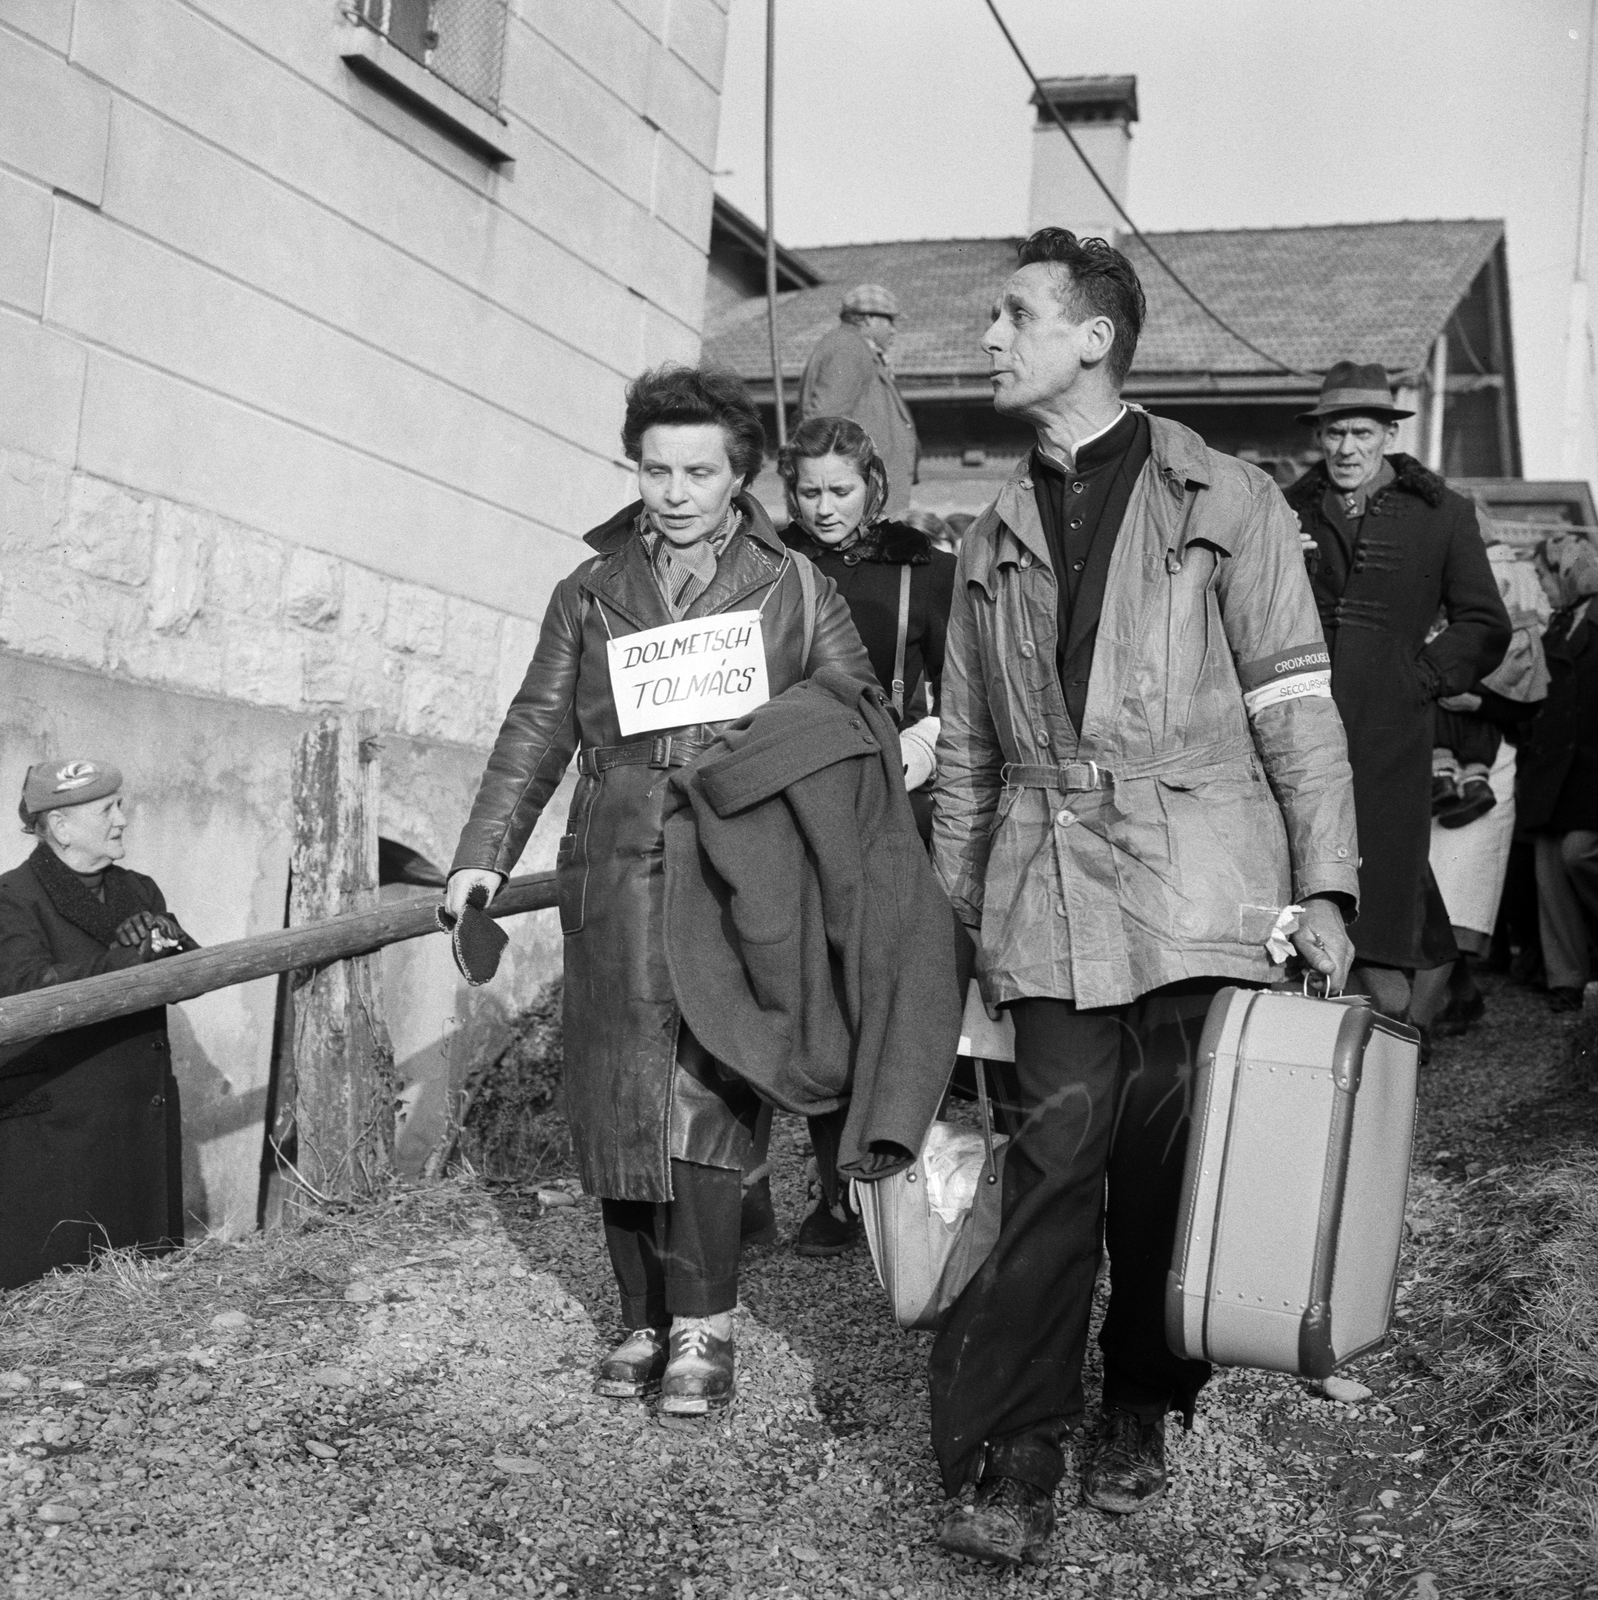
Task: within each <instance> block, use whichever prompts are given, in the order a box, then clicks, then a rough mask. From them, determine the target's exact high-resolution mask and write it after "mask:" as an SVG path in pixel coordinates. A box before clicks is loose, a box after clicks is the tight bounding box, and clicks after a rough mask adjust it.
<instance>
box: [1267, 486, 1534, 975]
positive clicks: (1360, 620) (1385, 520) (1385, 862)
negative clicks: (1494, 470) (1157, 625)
mask: <svg viewBox="0 0 1598 1600" xmlns="http://www.w3.org/2000/svg"><path fill="white" fill-rule="evenodd" d="M1387 459H1388V461H1389V462H1390V463H1391V464H1392V467H1393V471H1394V474H1395V476H1394V481H1393V482H1392V483H1390V484H1389V485H1388V486H1387V487H1386V488H1385V489H1380V490H1378V491H1377V492H1376V493H1375V494H1374V495H1372V496H1371V499H1370V502H1369V504H1368V506H1367V507H1366V511H1365V515H1364V516H1363V517H1362V518H1361V519H1360V521H1359V522H1358V524H1357V525H1355V527H1354V529H1353V530H1352V536H1350V530H1348V529H1347V528H1346V527H1345V526H1340V525H1338V523H1337V522H1335V521H1334V519H1333V518H1332V517H1331V516H1329V515H1328V514H1327V511H1326V508H1325V505H1324V497H1325V495H1326V491H1327V488H1328V486H1329V484H1330V481H1331V480H1330V478H1329V476H1328V474H1327V471H1326V468H1325V466H1324V465H1322V464H1320V463H1317V464H1316V465H1315V466H1313V467H1311V468H1310V470H1309V471H1308V472H1306V473H1305V474H1304V476H1303V477H1302V478H1300V479H1299V480H1298V482H1297V483H1295V484H1294V485H1293V486H1292V487H1291V488H1290V489H1289V490H1288V491H1287V503H1288V504H1289V505H1290V506H1291V507H1292V508H1293V510H1294V511H1296V512H1297V513H1298V518H1299V523H1300V525H1301V526H1302V528H1303V530H1304V532H1305V533H1307V534H1309V535H1310V537H1311V538H1313V539H1314V540H1315V543H1316V545H1317V546H1318V547H1319V551H1320V560H1319V562H1318V563H1317V565H1316V569H1315V572H1314V574H1313V575H1312V577H1311V584H1312V586H1313V588H1314V590H1315V603H1316V606H1317V607H1318V608H1319V611H1320V617H1321V626H1322V628H1323V629H1324V630H1325V633H1326V644H1327V648H1328V649H1329V650H1330V652H1331V657H1332V698H1333V699H1334V700H1335V701H1336V702H1337V709H1338V710H1339V711H1340V712H1341V713H1342V717H1343V727H1344V729H1345V730H1346V731H1347V734H1348V759H1349V764H1350V765H1351V766H1352V767H1353V769H1354V810H1355V814H1356V816H1357V817H1358V819H1359V842H1360V853H1361V861H1360V873H1359V908H1360V909H1359V921H1358V922H1357V923H1355V924H1354V926H1353V927H1352V928H1351V929H1350V933H1351V934H1352V936H1353V940H1354V948H1355V951H1356V953H1357V955H1358V957H1359V959H1361V960H1362V961H1370V962H1375V963H1377V964H1379V965H1382V966H1391V967H1423V966H1433V965H1435V964H1436V962H1437V958H1438V956H1439V955H1446V954H1447V952H1446V951H1437V952H1432V951H1430V950H1429V949H1428V947H1427V946H1426V945H1425V943H1424V942H1423V938H1422V935H1423V933H1424V931H1425V928H1426V899H1427V885H1428V881H1429V878H1428V872H1427V852H1428V850H1429V849H1430V846H1431V829H1432V821H1431V760H1432V722H1433V716H1432V708H1433V702H1434V701H1436V700H1437V699H1439V698H1440V697H1442V696H1444V695H1451V694H1463V693H1464V692H1465V691H1466V690H1468V689H1469V688H1470V687H1471V686H1472V685H1473V684H1474V683H1475V682H1476V680H1477V679H1478V678H1481V677H1484V676H1485V675H1486V674H1487V673H1489V672H1491V671H1492V670H1493V668H1494V667H1496V666H1497V665H1498V663H1499V662H1500V661H1502V660H1503V658H1504V652H1505V650H1507V649H1508V648H1509V639H1510V633H1511V629H1510V624H1509V613H1508V612H1507V611H1505V609H1504V602H1503V601H1502V600H1501V599H1500V598H1499V594H1498V585H1497V583H1496V582H1495V581H1494V579H1493V573H1492V567H1491V564H1490V563H1489V562H1488V560H1487V550H1486V546H1485V545H1483V543H1482V537H1481V532H1480V530H1479V529H1478V527H1477V525H1476V512H1475V509H1474V508H1473V507H1472V505H1471V503H1470V502H1469V501H1468V500H1467V499H1465V497H1464V496H1463V495H1460V494H1456V493H1455V492H1454V491H1453V490H1452V489H1450V488H1449V487H1448V485H1447V484H1445V483H1444V482H1443V480H1442V479H1441V478H1439V477H1438V476H1437V474H1436V473H1435V472H1429V471H1427V469H1426V468H1425V467H1423V466H1422V465H1421V464H1420V462H1418V461H1416V460H1415V458H1414V457H1413V456H1406V455H1394V456H1389V457H1388V458H1387ZM1439 611H1441V612H1442V613H1443V614H1444V615H1445V616H1446V617H1447V619H1448V626H1447V627H1446V628H1445V629H1444V630H1443V631H1442V632H1441V633H1440V634H1438V635H1437V637H1436V638H1434V639H1433V640H1432V641H1431V643H1430V644H1428V643H1427V642H1426V635H1427V633H1428V632H1429V631H1430V629H1431V627H1432V625H1433V623H1434V622H1435V621H1436V620H1437V615H1438V613H1439ZM1435 892H1436V891H1435V888H1433V890H1432V893H1433V894H1435ZM1444 938H1445V940H1446V931H1445V934H1444ZM1447 942H1448V943H1450V944H1451V941H1447Z"/></svg>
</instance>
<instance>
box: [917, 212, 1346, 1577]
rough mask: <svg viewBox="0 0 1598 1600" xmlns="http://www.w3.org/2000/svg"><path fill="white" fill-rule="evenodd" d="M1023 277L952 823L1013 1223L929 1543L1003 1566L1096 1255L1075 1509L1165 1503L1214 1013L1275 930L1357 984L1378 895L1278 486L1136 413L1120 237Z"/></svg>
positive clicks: (985, 1312)
mask: <svg viewBox="0 0 1598 1600" xmlns="http://www.w3.org/2000/svg"><path fill="white" fill-rule="evenodd" d="M1020 262H1021V265H1020V269H1019V271H1017V272H1016V273H1015V274H1014V275H1013V276H1012V277H1011V278H1010V280H1009V281H1008V283H1006V284H1005V286H1004V288H1003V290H1002V292H1001V294H1000V297H999V300H998V303H997V305H996V308H995V317H994V322H993V325H992V327H991V328H990V329H989V330H988V332H987V334H986V336H985V337H984V339H983V348H984V349H985V350H986V351H987V353H988V356H989V359H990V361H991V363H992V381H993V386H994V405H995V407H996V408H997V409H998V410H999V411H1000V412H1002V413H1003V414H1005V415H1007V416H1015V417H1020V418H1023V419H1025V420H1026V421H1027V422H1029V423H1030V424H1032V425H1033V426H1034V427H1035V428H1036V430H1037V438H1038V444H1037V448H1036V449H1035V450H1034V451H1033V452H1032V453H1031V454H1030V455H1029V456H1027V457H1026V458H1025V459H1023V460H1022V461H1021V462H1020V463H1019V464H1018V466H1017V468H1016V470H1015V473H1014V474H1013V475H1012V477H1011V479H1010V481H1009V482H1008V483H1007V484H1006V485H1005V486H1004V488H1003V489H1002V490H1001V491H1000V493H999V496H998V498H997V500H996V501H995V502H994V504H993V505H992V506H991V507H989V509H988V510H987V511H986V512H984V513H983V515H982V516H981V517H980V518H979V519H978V520H977V522H976V523H975V524H973V526H972V527H971V528H970V530H969V531H968V532H967V534H966V537H965V541H964V544H963V546H962V549H961V553H960V568H959V575H958V580H957V582H956V584H955V595H954V607H953V610H952V612H951V614H950V618H949V630H948V644H947V657H946V663H945V677H944V700H943V709H944V722H943V729H942V734H941V737H940V738H939V740H938V768H939V786H938V792H937V796H936V802H935V804H936V812H935V820H934V829H933V856H934V862H935V864H936V866H937V869H938V872H939V874H940V876H941V878H942V880H943V883H944V886H945V888H946V889H947V890H948V892H949V895H950V898H951V900H952V901H953V903H954V906H955V909H956V911H957V912H958V914H959V915H960V916H961V918H962V919H963V920H964V921H965V922H966V924H967V925H968V926H969V927H970V928H971V930H972V932H973V934H974V936H975V937H976V938H977V939H978V941H979V944H980V947H981V965H980V975H981V979H982V985H983V994H984V998H985V999H986V1001H987V1002H988V1004H989V1006H990V1007H999V1006H1003V1007H1008V1008H1009V1011H1010V1015H1011V1017H1012V1018H1013V1020H1014V1023H1015V1036H1016V1060H1015V1064H1014V1067H1013V1069H1009V1070H1007V1071H1004V1070H1001V1072H1000V1073H999V1074H998V1076H999V1079H1000V1085H1001V1094H1000V1099H1001V1102H1002V1107H1003V1110H1004V1113H1005V1115H1006V1118H1007V1122H1008V1131H1009V1132H1010V1134H1011V1142H1010V1145H1009V1148H1008V1152H1007V1158H1006V1164H1005V1173H1004V1207H1003V1218H1004V1220H1003V1227H1002V1230H1001V1233H1000V1237H999V1242H998V1244H997V1246H996V1247H995V1248H994V1251H993V1253H992V1255H991V1256H990V1257H989V1259H988V1260H987V1262H986V1264H985V1265H984V1266H983V1268H982V1270H981V1271H980V1272H979V1273H978V1274H977V1275H976V1277H975V1278H973V1279H972V1281H971V1283H970V1285H969V1286H968V1287H967V1289H966V1291H965V1292H964V1294H963V1295H962V1296H961V1297H960V1299H959V1300H958V1301H957V1302H956V1303H955V1305H954V1306H953V1308H952V1309H951V1311H950V1313H949V1316H948V1319H947V1321H946V1322H945V1324H944V1326H943V1328H942V1330H941V1331H940V1333H939V1335H938V1339H937V1342H936V1344H935V1345H934V1347H933V1352H932V1362H931V1374H930V1377H931V1392H932V1433H933V1442H934V1446H935V1448H936V1450H937V1454H938V1459H939V1463H940V1466H941V1468H942V1473H943V1481H944V1487H945V1489H946V1490H947V1492H948V1493H949V1495H950V1496H959V1497H961V1498H960V1500H959V1502H958V1503H957V1504H956V1505H954V1506H953V1507H952V1508H951V1509H950V1510H949V1512H948V1514H947V1516H946V1517H945V1520H944V1523H943V1527H942V1531H941V1533H940V1536H939V1537H940V1543H941V1544H942V1545H943V1546H944V1547H945V1548H946V1549H949V1550H952V1551H956V1552H959V1553H961V1554H965V1555H970V1556H975V1557H978V1558H979V1559H983V1560H988V1561H996V1562H1014V1561H1023V1560H1032V1559H1036V1558H1037V1557H1038V1555H1039V1554H1040V1552H1041V1550H1042V1547H1043V1545H1044V1543H1045V1542H1046V1541H1047V1539H1048V1537H1049V1534H1050V1532H1051V1531H1052V1529H1053V1525H1054V1504H1053V1500H1054V1489H1055V1486H1056V1484H1057V1483H1058V1481H1059V1479H1060V1478H1061V1476H1062V1475H1063V1472H1064V1456H1063V1444H1064V1441H1065V1439H1066V1437H1067V1436H1068V1435H1069V1434H1070V1433H1071V1432H1072V1431H1073V1430H1074V1429H1075V1428H1076V1427H1077V1426H1078V1424H1079V1423H1081V1422H1082V1420H1083V1418H1084V1411H1085V1397H1084V1393H1083V1384H1082V1364H1083V1357H1084V1354H1085V1350H1086V1345H1087V1332H1088V1318H1089V1312H1090V1310H1091V1307H1092V1297H1093V1283H1094V1278H1095V1276H1096V1274H1097V1270H1098V1265H1099V1256H1100V1250H1101V1240H1102V1242H1103V1244H1107V1246H1108V1249H1109V1255H1110V1305H1109V1311H1108V1314H1107V1316H1106V1318H1105V1322H1104V1327H1103V1331H1102V1332H1101V1334H1100V1338H1099V1343H1100V1347H1101V1349H1102V1351H1103V1354H1104V1388H1103V1403H1102V1409H1101V1411H1100V1414H1099V1416H1098V1418H1097V1420H1096V1423H1095V1425H1094V1427H1093V1429H1092V1431H1091V1434H1090V1437H1089V1438H1088V1440H1087V1441H1086V1447H1085V1449H1084V1452H1083V1461H1082V1464H1083V1490H1084V1494H1085V1496H1086V1498H1087V1500H1088V1502H1089V1504H1091V1505H1094V1506H1097V1507H1100V1508H1101V1509H1104V1510H1107V1511H1114V1512H1128V1511H1135V1510H1137V1509H1138V1508H1139V1507H1140V1506H1143V1505H1145V1504H1147V1503H1148V1502H1149V1501H1150V1500H1152V1499H1154V1498H1155V1497H1156V1496H1157V1495H1158V1494H1160V1493H1161V1492H1162V1490H1163V1489H1164V1487H1165V1454H1164V1426H1165V1424H1164V1419H1165V1416H1166V1413H1167V1412H1169V1411H1173V1410H1174V1411H1178V1412H1181V1413H1183V1415H1184V1416H1186V1417H1188V1418H1189V1419H1190V1418H1191V1416H1192V1413H1193V1408H1194V1404H1195V1402H1196V1400H1197V1396H1198V1393H1199V1390H1200V1389H1201V1388H1202V1386H1203V1384H1204V1382H1205V1381H1206V1379H1207V1378H1208V1376H1209V1368H1208V1366H1206V1365H1205V1364H1204V1363H1202V1362H1196V1361H1186V1360H1181V1359H1178V1358H1177V1357H1176V1356H1174V1355H1172V1354H1171V1352H1170V1350H1169V1349H1168V1348H1167V1345H1166V1342H1165V1332H1164V1297H1165V1279H1166V1271H1167V1268H1168V1267H1169V1265H1170V1260H1171V1249H1172V1242H1173V1238H1174V1234H1175V1230H1176V1220H1177V1218H1176V1212H1177V1202H1178V1197H1179V1194H1180V1190H1181V1183H1182V1167H1183V1157H1184V1154H1185V1147H1186V1138H1187V1122H1188V1111H1189V1103H1190V1094H1191V1082H1192V1071H1193V1067H1194V1061H1193V1053H1194V1050H1195V1047H1196V1045H1197V1042H1198V1037H1199V1033H1200V1030H1201V1028H1202V1026H1203V1022H1204V1016H1205V1013H1206V1011H1207V1009H1208V1006H1209V1001H1210V998H1211V996H1212V995H1213V994H1214V992H1215V991H1216V990H1217V989H1218V988H1219V987H1221V985H1222V984H1224V983H1239V982H1242V983H1245V984H1247V983H1269V982H1271V981H1272V980H1273V978H1277V977H1280V975H1281V971H1282V969H1281V967H1280V966H1279V965H1276V964H1275V963H1274V962H1273V958H1272V954H1271V947H1273V946H1274V947H1275V948H1276V949H1277V950H1278V951H1281V952H1283V953H1285V951H1286V948H1287V944H1288V942H1289V941H1290V943H1291V945H1292V946H1293V947H1294V948H1296V950H1297V952H1298V954H1299V955H1300V956H1301V957H1302V959H1303V960H1304V962H1305V963H1306V964H1307V965H1308V966H1309V967H1311V968H1313V969H1314V970H1316V971H1318V972H1321V973H1324V974H1326V976H1327V977H1328V978H1329V979H1330V980H1331V981H1332V983H1333V984H1341V983H1342V981H1343V980H1344V978H1345V977H1346V976H1347V971H1348V965H1349V961H1350V959H1351V955H1352V950H1351V946H1350V944H1349V941H1348V938H1347V935H1346V934H1345V932H1344V926H1343V925H1344V921H1345V918H1347V917H1351V916H1352V914H1353V912H1354V910H1355V908H1356V906H1357V902H1358V893H1359V885H1358V873H1357V867H1358V860H1359V852H1358V846H1357V844H1356V840H1355V833H1354V799H1353V788H1352V780H1351V777H1350V773H1349V766H1348V759H1347V753H1346V745H1345V741H1344V737H1343V728H1342V724H1341V722H1340V721H1339V719H1338V714H1337V709H1336V707H1335V705H1334V704H1333V702H1332V699H1331V693H1330V670H1329V669H1330V663H1329V660H1328V657H1327V653H1326V645H1325V641H1324V639H1323V637H1322V634H1321V627H1320V622H1319V619H1318V617H1317V615H1316V610H1315V602H1314V598H1313V596H1312V594H1311V592H1310V586H1309V581H1308V579H1307V577H1306V576H1305V572H1304V564H1303V558H1302V556H1301V554H1300V544H1299V536H1298V528H1297V525H1296V523H1295V521H1294V518H1293V516H1292V514H1291V513H1290V512H1289V511H1288V509H1287V506H1286V504H1285V503H1284V501H1283V499H1282V496H1281V494H1280V492H1279V491H1278V490H1277V488H1276V487H1275V485H1274V484H1273V483H1272V482H1271V480H1270V479H1269V478H1268V477H1266V476H1265V474H1263V473H1262V472H1259V471H1257V470H1256V469H1255V468H1253V467H1250V466H1246V465H1244V464H1243V463H1242V462H1239V461H1236V460H1233V459H1232V458H1231V457H1228V456H1223V455H1220V454H1218V453H1216V452H1215V451H1212V450H1209V449H1207V448H1206V447H1205V445H1204V442H1203V440H1202V439H1200V438H1199V437H1198V436H1197V435H1196V434H1194V433H1192V432H1191V431H1190V430H1189V429H1187V428H1184V427H1181V426H1180V425H1179V424H1177V423H1174V422H1170V421H1168V420H1166V419H1164V418H1161V417H1154V416H1150V415H1148V414H1147V413H1145V412H1142V411H1137V410H1133V409H1131V408H1128V407H1126V406H1124V405H1122V403H1121V401H1120V388H1121V385H1122V382H1123V380H1124V378H1125V376H1126V371H1127V368H1128V367H1129V366H1130V365H1131V361H1132V354H1133V351H1134V349H1135V348H1136V344H1137V338H1138V333H1139V331H1140V329H1141V326H1142V321H1143V312H1144V301H1143V292H1142V288H1141V286H1140V284H1139V283H1138V279H1137V275H1136V273H1135V272H1134V271H1133V269H1132V266H1131V264H1130V263H1129V262H1128V261H1127V260H1126V258H1125V257H1124V256H1122V255H1121V254H1120V253H1119V252H1118V251H1116V250H1114V249H1112V248H1111V247H1110V246H1109V245H1107V244H1106V243H1105V242H1104V241H1103V240H1100V239H1088V240H1081V241H1079V240H1078V239H1077V238H1076V237H1075V236H1074V235H1072V234H1070V233H1068V232H1066V231H1065V230H1064V229H1060V228H1045V229H1043V230H1042V231H1041V232H1039V233H1036V234H1034V235H1033V236H1032V237H1031V238H1030V239H1028V240H1027V241H1026V242H1025V243H1024V244H1023V245H1022V247H1021V251H1020ZM1290 906H1293V907H1296V908H1297V911H1296V928H1295V927H1294V921H1295V917H1294V914H1293V913H1291V912H1289V910H1288V908H1289V907H1290ZM1284 936H1285V938H1284ZM1106 1191H1107V1192H1106ZM967 1491H970V1492H969V1493H968V1492H967Z"/></svg>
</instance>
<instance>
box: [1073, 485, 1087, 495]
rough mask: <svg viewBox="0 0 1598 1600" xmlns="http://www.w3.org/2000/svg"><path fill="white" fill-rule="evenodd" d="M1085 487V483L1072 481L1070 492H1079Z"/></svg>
mask: <svg viewBox="0 0 1598 1600" xmlns="http://www.w3.org/2000/svg"><path fill="white" fill-rule="evenodd" d="M1085 488H1087V485H1086V484H1085V483H1073V484H1072V485H1071V493H1072V494H1081V492H1082V491H1083V490H1084V489H1085Z"/></svg>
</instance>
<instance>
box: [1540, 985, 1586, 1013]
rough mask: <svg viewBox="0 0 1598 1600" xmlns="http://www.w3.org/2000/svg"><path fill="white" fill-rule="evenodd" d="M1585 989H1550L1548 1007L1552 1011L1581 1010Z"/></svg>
mask: <svg viewBox="0 0 1598 1600" xmlns="http://www.w3.org/2000/svg"><path fill="white" fill-rule="evenodd" d="M1583 993H1584V991H1582V990H1581V989H1550V990H1549V991H1548V1009H1549V1010H1550V1011H1561V1012H1562V1011H1580V1010H1581V1002H1582V997H1583Z"/></svg>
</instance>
